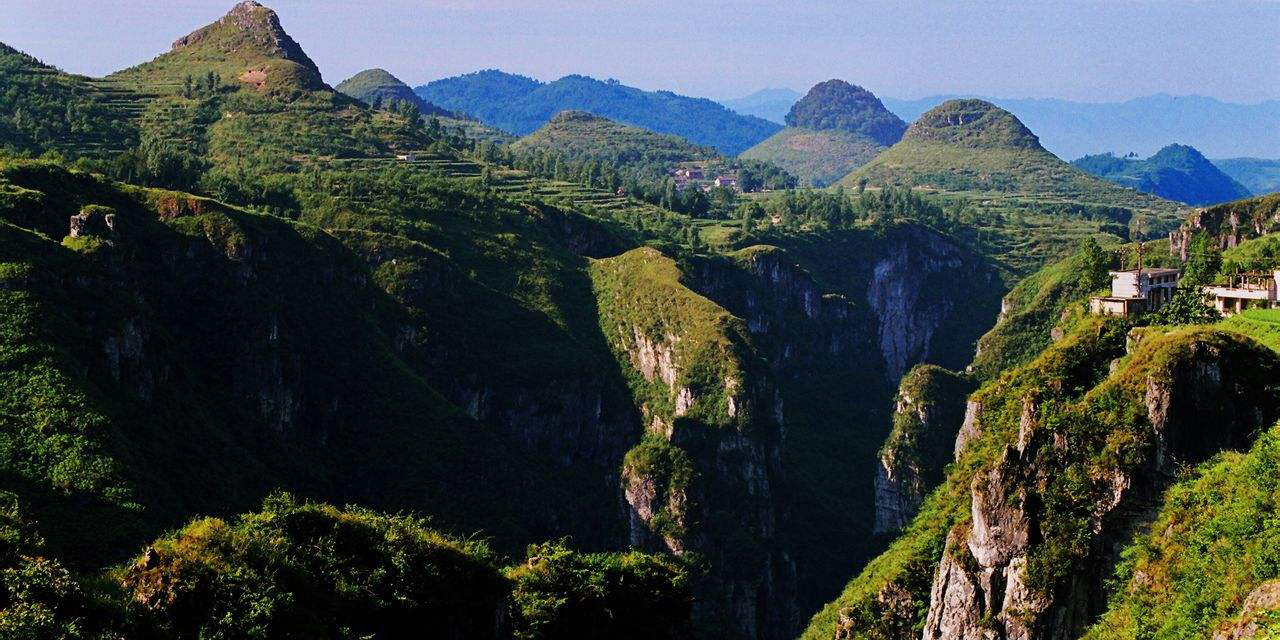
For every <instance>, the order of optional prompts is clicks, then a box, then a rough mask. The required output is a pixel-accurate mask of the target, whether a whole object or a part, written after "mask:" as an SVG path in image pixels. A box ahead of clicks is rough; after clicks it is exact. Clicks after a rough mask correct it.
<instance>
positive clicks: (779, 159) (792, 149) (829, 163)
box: [739, 127, 884, 187]
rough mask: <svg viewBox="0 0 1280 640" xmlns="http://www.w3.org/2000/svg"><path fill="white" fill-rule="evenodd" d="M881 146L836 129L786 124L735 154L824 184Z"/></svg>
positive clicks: (804, 181) (806, 181) (846, 172)
mask: <svg viewBox="0 0 1280 640" xmlns="http://www.w3.org/2000/svg"><path fill="white" fill-rule="evenodd" d="M881 151H884V147H883V146H881V145H880V144H879V143H877V142H876V141H874V140H871V139H870V138H867V137H865V136H861V135H858V134H856V133H850V132H848V131H843V130H839V129H829V130H823V131H818V130H815V129H804V128H800V127H787V128H786V129H783V130H782V131H779V132H777V133H775V134H773V135H772V136H770V137H769V138H768V139H766V140H764V141H762V142H760V143H759V144H757V145H756V146H754V147H751V148H750V149H747V150H746V151H743V152H742V154H741V155H740V156H739V157H741V158H745V159H748V160H763V161H765V162H771V163H773V164H775V165H778V166H779V167H782V168H783V169H786V170H787V172H789V173H791V174H793V175H795V176H796V177H797V178H799V179H800V182H801V183H802V184H811V185H814V186H818V187H824V186H826V185H829V184H832V183H834V182H836V181H837V180H839V179H840V178H843V177H844V176H847V175H849V173H850V172H852V171H853V170H855V169H857V168H858V167H861V166H862V165H864V164H866V163H867V162H869V161H870V160H871V159H872V158H874V157H875V156H876V154H878V153H880V152H881Z"/></svg>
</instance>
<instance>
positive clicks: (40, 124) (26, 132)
mask: <svg viewBox="0 0 1280 640" xmlns="http://www.w3.org/2000/svg"><path fill="white" fill-rule="evenodd" d="M0 87H3V90H0V149H5V148H7V149H10V150H13V151H26V152H35V153H42V152H44V151H47V150H58V151H60V152H64V153H70V152H74V153H77V154H85V155H97V156H101V155H106V154H109V153H111V152H119V151H120V150H123V149H124V148H127V147H129V146H131V145H133V144H136V143H137V135H138V134H137V129H136V126H135V124H134V123H133V122H132V116H133V115H135V113H136V107H135V102H134V101H135V100H136V98H137V97H136V96H134V95H133V94H132V93H131V92H128V91H125V90H121V89H116V88H110V87H106V86H103V85H101V84H100V83H95V82H94V81H92V80H90V79H89V78H84V77H81V76H73V75H70V74H66V73H62V72H61V71H58V70H57V69H54V68H53V67H50V66H48V65H45V64H42V63H41V62H40V61H38V60H36V59H35V58H33V57H31V56H29V55H26V54H24V53H22V52H19V51H17V50H15V49H12V48H10V47H8V46H5V45H4V44H0Z"/></svg>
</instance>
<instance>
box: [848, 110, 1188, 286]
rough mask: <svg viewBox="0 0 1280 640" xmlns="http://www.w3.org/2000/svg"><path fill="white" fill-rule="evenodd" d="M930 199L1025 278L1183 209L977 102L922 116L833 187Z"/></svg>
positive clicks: (1155, 230)
mask: <svg viewBox="0 0 1280 640" xmlns="http://www.w3.org/2000/svg"><path fill="white" fill-rule="evenodd" d="M839 184H840V185H841V186H844V187H845V188H859V189H861V188H869V189H876V188H878V187H882V186H886V185H887V186H894V185H898V186H910V187H912V188H915V189H920V190H922V191H925V192H928V193H932V194H935V197H937V198H938V199H940V200H941V201H943V202H944V203H946V204H947V205H948V206H949V207H950V208H951V210H952V211H953V213H952V216H953V218H954V219H956V220H959V221H961V222H963V223H964V224H965V225H967V226H971V227H973V228H975V229H977V230H978V234H977V235H978V237H979V238H982V239H983V240H981V241H982V242H984V243H989V244H990V249H989V250H988V251H989V254H990V255H996V256H1002V260H1004V261H1005V263H1006V264H1007V265H1008V266H1009V267H1010V268H1011V269H1012V270H1013V271H1015V272H1017V273H1019V274H1021V275H1029V274H1031V273H1033V272H1034V271H1035V270H1036V269H1038V268H1039V267H1040V266H1042V265H1044V264H1046V263H1048V262H1050V261H1053V260H1055V259H1057V258H1059V257H1061V256H1062V255H1064V254H1066V253H1067V252H1069V251H1070V250H1071V248H1072V247H1074V246H1075V245H1076V244H1078V242H1079V241H1080V240H1082V239H1083V238H1085V237H1103V236H1104V235H1105V236H1109V237H1110V241H1113V242H1115V241H1128V240H1130V238H1131V236H1135V235H1142V236H1143V237H1149V236H1159V235H1163V234H1164V233H1166V232H1168V231H1170V230H1172V229H1174V228H1176V227H1177V225H1178V224H1180V223H1181V221H1182V218H1183V216H1185V215H1186V214H1187V213H1188V211H1189V210H1188V209H1186V208H1184V207H1183V206H1181V205H1179V204H1177V203H1175V202H1172V201H1169V200H1164V199H1161V198H1158V197H1155V196H1151V195H1148V194H1144V193H1140V192H1138V191H1134V190H1132V189H1125V188H1123V187H1120V186H1117V185H1115V184H1112V183H1110V182H1107V181H1105V180H1102V179H1100V178H1097V177H1094V176H1091V175H1089V174H1087V173H1085V172H1084V171H1081V170H1079V169H1077V168H1075V167H1072V166H1071V165H1070V164H1068V163H1066V162H1064V161H1062V160H1061V159H1059V158H1057V157H1056V156H1054V155H1053V154H1051V153H1049V152H1048V151H1045V150H1044V149H1043V148H1042V147H1041V146H1040V144H1039V142H1038V140H1037V138H1036V136H1035V134H1033V133H1032V132H1031V131H1030V130H1028V129H1027V128H1026V127H1025V126H1024V125H1023V124H1022V123H1021V122H1019V121H1018V119H1017V118H1015V117H1014V116H1013V115H1012V114H1010V113H1009V112H1007V111H1004V110H1003V109H1000V108H998V107H995V106H994V105H992V104H990V103H987V102H983V101H981V100H952V101H949V102H946V103H944V104H942V105H940V106H938V107H936V108H934V109H933V110H931V111H929V112H928V113H925V114H924V115H923V116H921V117H920V119H919V120H917V121H916V122H915V123H914V124H912V125H911V127H909V128H908V129H907V131H906V133H905V134H903V137H902V140H901V141H900V142H898V143H897V144H895V145H894V146H892V147H890V148H889V149H888V150H886V151H884V152H883V153H881V154H880V155H878V156H876V157H875V158H874V159H872V160H871V161H870V162H869V163H867V164H866V165H865V166H863V167H862V168H860V169H858V170H856V171H854V172H853V173H851V174H849V175H848V176H846V177H845V178H844V179H842V180H841V181H840V183H839Z"/></svg>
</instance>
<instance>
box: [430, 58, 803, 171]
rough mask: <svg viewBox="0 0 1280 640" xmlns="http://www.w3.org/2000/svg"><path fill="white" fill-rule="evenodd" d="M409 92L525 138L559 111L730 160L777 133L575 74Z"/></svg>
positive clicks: (484, 79) (471, 81) (475, 76)
mask: <svg viewBox="0 0 1280 640" xmlns="http://www.w3.org/2000/svg"><path fill="white" fill-rule="evenodd" d="M415 91H416V92H417V94H418V95H419V96H421V97H422V98H424V99H426V100H428V101H430V102H432V103H434V104H437V105H439V106H441V107H444V108H445V109H453V110H455V111H461V112H463V113H468V114H471V115H473V116H475V117H477V118H479V119H480V120H481V121H483V122H485V123H486V124H488V125H490V126H494V127H497V128H499V129H502V130H504V131H510V132H512V133H515V134H517V135H527V134H529V133H532V132H533V131H534V130H536V129H537V128H538V127H541V126H542V125H543V124H545V123H546V122H547V121H548V120H550V119H551V117H552V116H554V115H555V114H557V113H560V112H561V111H570V110H579V111H589V112H591V113H594V114H597V115H600V116H603V117H606V118H609V119H610V120H614V121H617V122H621V123H624V124H628V125H632V126H636V127H641V128H644V129H648V130H650V131H656V132H659V133H668V134H673V135H677V136H680V137H681V138H684V139H686V140H689V141H691V142H693V143H694V144H697V145H703V146H708V147H714V148H716V149H717V150H719V151H720V153H723V154H725V155H729V156H733V155H737V154H738V153H741V152H742V151H743V150H745V149H747V148H748V147H750V146H752V145H754V144H755V143H757V142H759V141H761V140H764V139H765V138H767V137H769V136H770V135H773V134H774V133H775V132H776V131H778V129H780V128H781V127H779V126H778V125H776V124H774V123H772V122H769V121H767V120H763V119H761V118H756V117H752V116H742V115H738V114H736V113H734V112H732V111H730V110H728V109H726V108H725V107H723V106H721V105H719V104H716V103H715V102H712V101H711V100H707V99H704V98H689V97H686V96H680V95H676V94H674V93H671V92H669V91H642V90H640V89H636V88H634V87H628V86H624V85H622V84H619V83H618V81H617V80H605V81H601V80H596V79H594V78H588V77H586V76H581V75H570V76H565V77H563V78H560V79H559V80H556V81H555V82H551V83H547V84H544V83H541V82H538V81H537V80H534V79H532V78H526V77H523V76H518V75H514V74H509V73H503V72H501V71H497V70H486V71H477V72H475V73H469V74H466V75H462V76H456V77H453V78H445V79H443V80H436V81H435V82H431V83H430V84H427V85H424V86H421V87H418V88H416V89H415Z"/></svg>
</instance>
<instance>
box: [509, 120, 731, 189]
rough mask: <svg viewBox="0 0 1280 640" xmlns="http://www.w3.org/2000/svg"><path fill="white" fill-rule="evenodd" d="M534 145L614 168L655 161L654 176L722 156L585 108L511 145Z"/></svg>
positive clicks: (520, 148) (529, 147) (517, 147)
mask: <svg viewBox="0 0 1280 640" xmlns="http://www.w3.org/2000/svg"><path fill="white" fill-rule="evenodd" d="M532 149H539V150H542V151H546V152H549V153H555V154H559V155H561V156H562V157H564V158H565V159H567V160H569V161H581V160H585V159H591V160H601V161H603V162H605V163H606V164H608V165H609V166H612V167H615V168H621V167H623V166H635V165H641V166H647V165H653V166H654V167H655V169H656V173H655V177H657V176H663V177H665V176H666V174H667V171H668V170H669V169H670V168H672V167H674V166H676V165H679V164H684V163H696V162H699V161H709V160H722V158H721V157H720V154H719V153H717V152H716V151H715V150H714V149H710V148H708V147H698V146H694V145H693V144H690V143H689V142H686V141H685V140H684V139H682V138H680V137H678V136H673V135H668V134H662V133H653V132H651V131H646V130H644V129H641V128H639V127H631V126H627V125H624V124H618V123H616V122H614V121H612V120H609V119H608V118H604V117H601V116H597V115H592V114H590V113H587V112H585V111H562V112H560V113H558V114H556V116H555V117H554V118H552V119H551V121H550V122H548V123H547V124H545V125H543V126H542V127H540V128H539V129H538V130H537V131H535V132H533V133H531V134H529V135H527V136H525V137H523V138H521V139H520V140H519V141H518V142H516V143H515V144H514V145H512V151H514V152H516V153H519V152H521V151H527V150H532Z"/></svg>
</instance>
